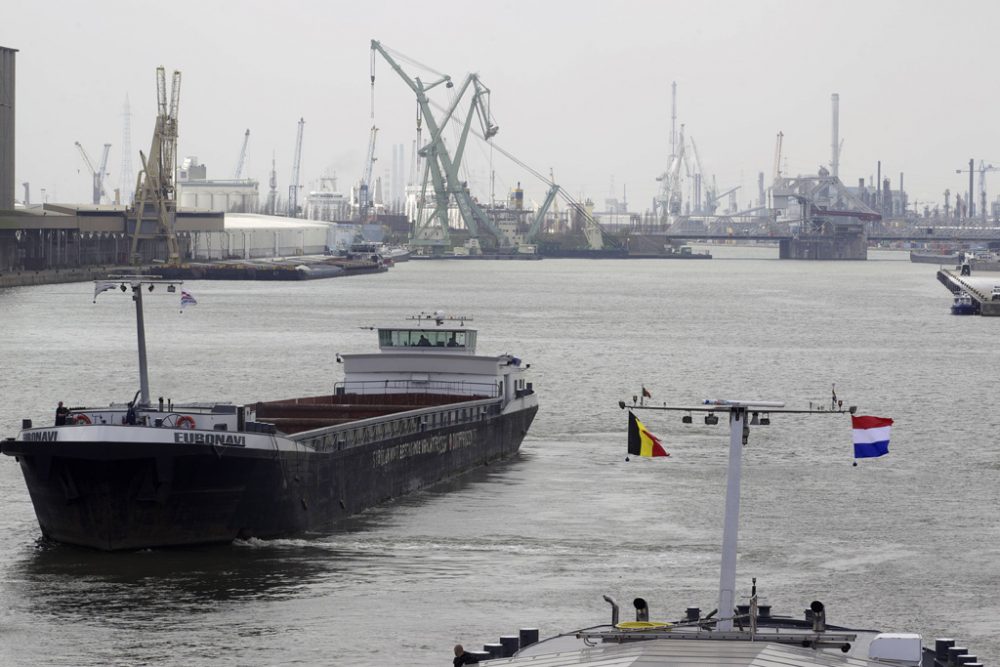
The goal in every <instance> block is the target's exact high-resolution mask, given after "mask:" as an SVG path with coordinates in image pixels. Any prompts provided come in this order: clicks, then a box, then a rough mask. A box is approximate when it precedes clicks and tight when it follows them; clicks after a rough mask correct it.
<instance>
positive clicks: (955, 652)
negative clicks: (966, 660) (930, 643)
mask: <svg viewBox="0 0 1000 667" xmlns="http://www.w3.org/2000/svg"><path fill="white" fill-rule="evenodd" d="M968 652H969V649H967V648H966V647H964V646H952V647H950V648H949V649H948V664H949V665H951V666H952V667H953V666H954V665H957V664H959V662H958V656H960V655H965V654H966V653H968Z"/></svg>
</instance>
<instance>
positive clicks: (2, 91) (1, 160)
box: [0, 46, 17, 211]
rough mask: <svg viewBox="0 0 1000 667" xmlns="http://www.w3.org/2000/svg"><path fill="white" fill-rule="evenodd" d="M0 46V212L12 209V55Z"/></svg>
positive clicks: (14, 50)
mask: <svg viewBox="0 0 1000 667" xmlns="http://www.w3.org/2000/svg"><path fill="white" fill-rule="evenodd" d="M15 53H17V49H8V48H6V47H4V46H0V211H9V210H12V209H13V208H14V54H15Z"/></svg>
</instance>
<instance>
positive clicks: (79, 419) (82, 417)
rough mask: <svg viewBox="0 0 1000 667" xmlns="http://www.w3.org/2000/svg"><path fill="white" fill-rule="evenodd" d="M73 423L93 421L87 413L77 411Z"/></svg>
mask: <svg viewBox="0 0 1000 667" xmlns="http://www.w3.org/2000/svg"><path fill="white" fill-rule="evenodd" d="M73 423H74V424H90V423H91V421H90V417H88V416H87V415H85V414H83V413H77V414H75V415H73Z"/></svg>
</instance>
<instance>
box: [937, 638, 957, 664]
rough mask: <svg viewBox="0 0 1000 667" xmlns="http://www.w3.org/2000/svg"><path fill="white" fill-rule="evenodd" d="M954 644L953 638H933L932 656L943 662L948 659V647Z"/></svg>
mask: <svg viewBox="0 0 1000 667" xmlns="http://www.w3.org/2000/svg"><path fill="white" fill-rule="evenodd" d="M954 645H955V640H954V639H949V638H947V637H941V638H940V639H935V640H934V657H935V658H937V659H938V660H939V661H941V662H945V661H946V660H947V659H948V649H950V648H951V647H952V646H954Z"/></svg>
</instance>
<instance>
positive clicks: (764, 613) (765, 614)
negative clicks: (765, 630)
mask: <svg viewBox="0 0 1000 667" xmlns="http://www.w3.org/2000/svg"><path fill="white" fill-rule="evenodd" d="M757 617H758V618H771V605H769V604H759V605H757Z"/></svg>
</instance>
